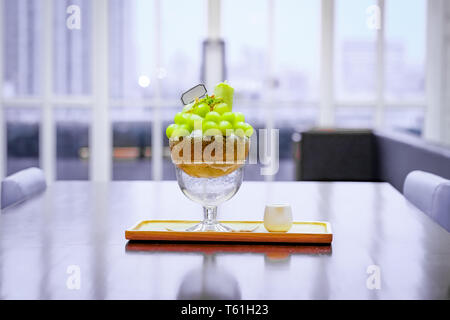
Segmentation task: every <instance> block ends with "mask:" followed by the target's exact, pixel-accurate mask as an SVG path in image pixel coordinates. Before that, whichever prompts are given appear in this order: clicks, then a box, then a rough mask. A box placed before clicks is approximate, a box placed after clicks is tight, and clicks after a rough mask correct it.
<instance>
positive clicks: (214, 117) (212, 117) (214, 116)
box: [205, 111, 220, 123]
mask: <svg viewBox="0 0 450 320" xmlns="http://www.w3.org/2000/svg"><path fill="white" fill-rule="evenodd" d="M205 121H214V122H216V123H219V122H220V114H218V113H217V112H215V111H211V112H208V113H207V114H206V116H205Z"/></svg>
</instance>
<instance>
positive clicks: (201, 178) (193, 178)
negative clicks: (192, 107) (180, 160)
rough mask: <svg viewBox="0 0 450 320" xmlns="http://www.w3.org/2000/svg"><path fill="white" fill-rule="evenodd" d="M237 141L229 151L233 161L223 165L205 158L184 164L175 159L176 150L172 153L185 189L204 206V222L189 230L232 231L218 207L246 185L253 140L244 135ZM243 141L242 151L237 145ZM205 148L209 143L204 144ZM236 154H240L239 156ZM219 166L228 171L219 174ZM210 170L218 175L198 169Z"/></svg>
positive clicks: (179, 183) (182, 188) (185, 192)
mask: <svg viewBox="0 0 450 320" xmlns="http://www.w3.org/2000/svg"><path fill="white" fill-rule="evenodd" d="M235 139H236V138H235ZM234 143H235V144H234V147H231V148H229V150H228V155H230V154H231V156H232V161H231V162H226V163H225V162H223V163H222V162H220V164H217V163H214V164H211V163H210V162H207V161H204V158H203V157H201V160H200V161H197V162H193V163H191V162H188V164H187V165H183V164H181V165H180V164H177V163H176V162H175V161H174V153H173V152H172V161H173V162H174V165H175V170H176V177H177V181H178V185H179V186H180V189H181V191H182V192H183V193H184V195H185V196H186V197H187V198H189V199H191V200H192V201H194V202H197V203H199V204H200V205H202V206H203V221H201V222H200V223H198V224H196V225H195V226H193V227H190V228H188V229H186V231H200V232H204V231H216V232H229V231H232V229H231V228H229V227H227V226H225V225H223V224H221V223H220V222H219V221H218V220H217V207H218V205H220V204H221V203H223V202H225V201H227V200H229V199H231V198H232V197H233V196H234V195H235V194H236V192H237V191H238V190H239V188H240V187H241V184H242V179H243V174H244V162H245V158H246V156H247V154H248V146H249V142H248V139H247V138H245V139H243V138H240V139H237V142H236V141H235V142H234ZM239 143H242V144H241V146H243V149H240V151H241V152H239V150H238V149H239V147H236V146H237V145H238V144H239ZM188 144H190V142H188ZM204 149H205V145H203V150H204ZM225 153H226V151H225ZM236 154H239V155H240V156H236ZM189 158H190V157H189ZM189 160H191V159H189ZM210 166H212V168H211V167H210ZM220 166H222V167H220ZM205 167H206V169H204V168H205ZM217 167H220V168H221V169H222V170H224V171H223V174H217V170H218V169H217ZM205 170H206V171H205ZM208 170H213V172H215V174H212V175H207V174H206V175H205V174H203V175H202V174H200V175H198V174H196V173H198V172H200V173H205V172H209V171H208ZM214 170H215V171H214Z"/></svg>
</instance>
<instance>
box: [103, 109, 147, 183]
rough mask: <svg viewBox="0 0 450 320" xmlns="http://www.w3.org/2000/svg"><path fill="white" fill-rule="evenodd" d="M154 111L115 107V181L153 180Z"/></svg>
mask: <svg viewBox="0 0 450 320" xmlns="http://www.w3.org/2000/svg"><path fill="white" fill-rule="evenodd" d="M152 114H153V111H152V109H151V108H150V107H147V108H132V107H113V108H111V113H110V116H111V125H112V130H113V132H112V133H113V180H150V179H151V178H152V174H151V148H150V147H151V137H152V135H151V131H152V118H153V115H152Z"/></svg>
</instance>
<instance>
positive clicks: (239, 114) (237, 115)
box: [232, 112, 245, 123]
mask: <svg viewBox="0 0 450 320" xmlns="http://www.w3.org/2000/svg"><path fill="white" fill-rule="evenodd" d="M238 122H245V117H244V114H243V113H242V112H234V123H238ZM232 123H233V122H232Z"/></svg>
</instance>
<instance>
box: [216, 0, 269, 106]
mask: <svg viewBox="0 0 450 320" xmlns="http://www.w3.org/2000/svg"><path fill="white" fill-rule="evenodd" d="M267 12H268V6H267V1H260V0H248V1H239V0H225V1H222V34H223V37H224V39H225V50H226V59H225V60H226V66H227V68H226V70H227V80H229V81H230V83H231V84H232V85H233V86H234V87H235V88H237V90H236V97H237V98H241V97H243V98H248V99H258V98H260V95H261V91H262V90H263V85H264V79H265V77H266V73H267V70H266V66H267V52H266V51H267V50H266V48H267V17H268V13H267Z"/></svg>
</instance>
